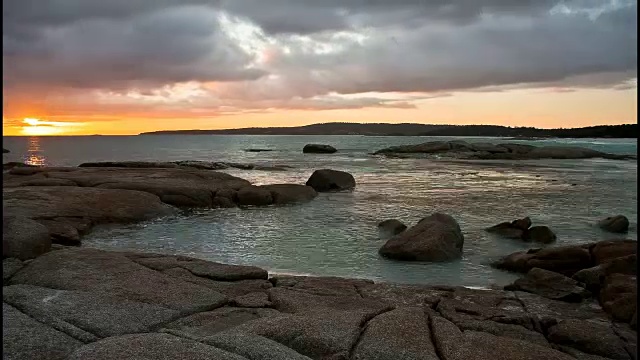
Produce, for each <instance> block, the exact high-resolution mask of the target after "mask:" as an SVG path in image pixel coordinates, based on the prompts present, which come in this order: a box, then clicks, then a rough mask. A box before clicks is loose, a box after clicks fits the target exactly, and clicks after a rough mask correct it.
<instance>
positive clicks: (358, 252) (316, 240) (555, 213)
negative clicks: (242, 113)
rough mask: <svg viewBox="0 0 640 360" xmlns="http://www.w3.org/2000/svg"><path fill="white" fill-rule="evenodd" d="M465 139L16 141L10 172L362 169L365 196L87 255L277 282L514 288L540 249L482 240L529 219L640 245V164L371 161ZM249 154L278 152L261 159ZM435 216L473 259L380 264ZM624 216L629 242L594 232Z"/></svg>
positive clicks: (336, 197) (565, 238)
mask: <svg viewBox="0 0 640 360" xmlns="http://www.w3.org/2000/svg"><path fill="white" fill-rule="evenodd" d="M448 139H453V138H437V139H434V138H426V137H364V136H181V135H167V136H137V137H135V136H133V137H111V136H97V137H74V138H63V137H59V138H9V137H5V138H4V145H3V146H4V147H5V148H8V149H10V150H11V151H12V152H11V153H9V154H5V155H4V156H3V158H4V161H5V162H7V161H29V162H32V163H38V164H46V165H65V166H75V165H78V164H80V163H82V162H88V161H109V160H113V161H116V160H154V161H172V160H207V161H235V162H246V163H257V164H271V165H275V164H286V165H291V166H294V168H293V169H291V170H289V171H286V172H264V171H242V170H233V171H228V172H229V173H231V174H233V175H237V176H240V177H242V178H245V179H247V180H249V181H252V182H253V183H255V184H269V183H284V182H289V183H301V184H302V183H304V182H305V181H306V180H307V178H308V177H309V175H310V174H311V173H312V172H313V170H314V169H319V168H327V167H328V168H333V169H337V170H345V171H349V172H351V173H352V174H353V175H354V176H355V178H356V181H357V182H358V186H357V188H356V190H355V191H353V192H347V193H332V194H320V196H319V197H318V198H317V199H315V200H314V201H312V202H310V203H308V204H303V205H295V206H287V207H268V208H250V209H244V210H243V209H219V210H202V211H197V212H193V213H191V214H188V215H183V216H179V217H175V218H168V219H158V220H155V221H151V222H146V223H141V224H136V225H129V226H120V225H118V226H105V227H99V228H96V229H95V230H94V231H93V232H92V233H91V234H89V235H88V236H87V237H86V238H85V239H84V242H83V244H84V246H91V247H97V248H104V249H125V248H126V249H135V250H144V251H152V252H162V253H178V254H183V255H189V256H194V257H198V258H203V259H207V260H213V261H220V262H226V263H233V264H251V265H257V266H261V267H264V268H266V269H269V270H270V271H272V272H278V273H295V274H313V275H333V276H347V277H361V278H369V279H375V280H382V281H394V282H404V283H430V284H453V285H465V286H487V285H491V284H495V285H504V284H506V283H508V282H509V281H511V280H513V279H514V278H515V276H514V275H513V274H509V273H506V272H503V271H499V270H495V269H492V268H490V267H489V266H487V263H488V262H490V261H491V260H493V259H494V258H496V257H499V256H502V255H506V254H509V253H511V252H513V251H518V250H522V249H528V248H529V247H531V246H530V244H523V243H521V242H518V241H516V240H509V239H500V238H497V237H494V236H492V235H490V234H487V233H486V232H484V231H483V230H482V229H483V228H485V227H487V226H491V225H494V224H496V223H499V222H502V221H509V220H512V219H514V218H518V217H523V216H530V217H531V218H532V219H533V222H534V225H536V224H537V225H548V226H550V227H551V228H552V229H553V230H554V231H555V232H556V234H557V235H558V241H557V243H556V244H557V245H562V244H574V243H584V242H590V241H597V240H603V239H610V238H620V237H626V238H631V239H637V229H636V223H637V192H636V187H637V162H635V161H619V160H602V159H591V160H535V161H444V160H427V159H384V158H378V157H373V156H370V155H368V153H370V152H372V151H375V150H378V149H380V148H384V147H387V146H393V145H400V144H414V143H420V142H424V141H431V140H448ZM465 140H467V141H469V142H475V141H478V142H493V143H498V142H519V143H528V144H533V145H542V144H554V145H576V146H585V147H590V148H593V149H597V150H601V151H607V152H612V153H619V154H630V153H634V154H635V153H636V149H637V141H636V140H634V139H624V140H621V139H595V140H594V139H580V140H575V139H567V140H565V139H554V140H544V141H514V140H500V139H495V138H467V139H465ZM307 143H327V144H332V145H334V146H336V147H337V148H338V149H339V150H340V151H339V152H338V153H336V154H332V155H315V154H302V152H301V149H302V147H303V146H304V144H307ZM249 148H267V149H274V150H275V151H273V152H259V153H250V152H245V151H244V150H245V149H249ZM435 211H441V212H446V213H448V214H450V215H452V216H454V217H455V218H456V219H457V220H458V222H459V223H460V226H461V228H462V230H463V233H464V236H465V244H464V255H463V258H462V259H461V260H459V261H454V262H451V263H442V264H428V263H406V262H396V261H389V260H385V259H382V258H380V257H379V256H378V254H377V250H378V248H379V247H380V246H381V245H382V244H383V243H384V240H383V239H381V238H380V236H379V234H378V232H377V228H376V224H377V223H378V222H379V221H381V220H384V219H388V218H397V219H399V220H401V221H403V222H405V223H406V224H407V225H413V224H415V223H416V222H417V221H418V220H419V219H421V218H422V217H424V216H427V215H429V214H431V213H433V212H435ZM614 214H624V215H626V216H627V217H628V218H629V220H630V221H631V223H632V226H631V229H630V232H629V233H628V234H626V235H623V236H620V235H612V234H607V233H604V232H602V231H601V230H599V229H598V228H597V227H595V226H594V225H593V224H594V222H595V221H597V220H598V219H600V218H603V217H606V216H610V215H614Z"/></svg>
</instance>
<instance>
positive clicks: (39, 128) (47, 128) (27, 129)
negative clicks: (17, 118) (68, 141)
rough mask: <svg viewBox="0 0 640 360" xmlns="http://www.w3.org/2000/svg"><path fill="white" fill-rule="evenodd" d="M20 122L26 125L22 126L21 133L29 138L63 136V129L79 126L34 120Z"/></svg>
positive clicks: (27, 119) (26, 119)
mask: <svg viewBox="0 0 640 360" xmlns="http://www.w3.org/2000/svg"><path fill="white" fill-rule="evenodd" d="M22 122H23V123H24V124H26V125H27V126H22V133H23V134H24V135H29V136H47V135H63V134H64V133H65V132H66V131H65V128H68V127H72V126H78V125H80V123H69V122H61V121H46V120H40V119H36V118H24V119H23V120H22Z"/></svg>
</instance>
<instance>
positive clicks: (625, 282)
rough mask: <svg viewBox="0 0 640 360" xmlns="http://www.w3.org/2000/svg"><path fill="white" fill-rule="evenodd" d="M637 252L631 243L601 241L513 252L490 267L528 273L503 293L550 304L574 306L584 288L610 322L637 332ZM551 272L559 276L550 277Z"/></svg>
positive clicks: (624, 241)
mask: <svg viewBox="0 0 640 360" xmlns="http://www.w3.org/2000/svg"><path fill="white" fill-rule="evenodd" d="M637 251H638V243H637V241H635V240H611V241H601V242H598V243H594V244H586V245H575V246H563V247H558V248H547V249H541V250H535V249H532V250H529V251H527V252H517V253H514V254H511V255H509V256H507V257H505V258H503V259H501V260H499V261H497V262H495V263H494V264H493V266H495V267H497V268H500V269H506V270H510V271H517V272H527V271H528V273H527V276H525V278H523V279H520V280H518V281H516V282H515V283H514V284H513V285H511V286H510V287H507V289H510V290H525V291H530V292H535V293H538V294H540V295H542V296H545V297H550V298H553V299H558V297H560V298H562V299H563V300H569V301H578V299H579V298H581V297H584V296H585V294H586V293H583V292H581V290H579V289H578V288H577V287H575V286H580V287H585V288H586V289H588V290H589V291H591V292H592V293H593V294H594V295H595V296H596V298H597V299H599V301H600V304H601V305H602V307H603V308H604V309H605V311H606V312H607V313H609V314H611V316H613V318H615V319H616V320H618V321H623V322H626V323H629V324H630V325H631V326H633V327H634V328H635V326H636V321H637V314H636V311H637V306H636V303H637V281H636V274H637ZM541 269H545V270H541ZM532 271H534V273H533V274H531V272H532ZM551 271H553V272H556V273H558V274H555V275H554V274H553V273H552V272H551ZM560 274H564V275H566V276H571V277H572V279H573V280H575V281H578V282H579V283H572V282H571V281H570V280H568V279H567V278H565V277H564V276H562V275H560ZM574 285H575V286H574ZM567 297H570V298H567Z"/></svg>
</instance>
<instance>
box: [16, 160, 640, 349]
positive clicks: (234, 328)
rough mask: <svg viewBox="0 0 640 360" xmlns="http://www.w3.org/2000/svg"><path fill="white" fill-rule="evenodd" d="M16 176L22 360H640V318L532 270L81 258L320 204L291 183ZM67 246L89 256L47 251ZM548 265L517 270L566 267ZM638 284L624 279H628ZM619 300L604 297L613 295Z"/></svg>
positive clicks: (78, 172) (116, 174) (529, 255)
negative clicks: (188, 216) (496, 278)
mask: <svg viewBox="0 0 640 360" xmlns="http://www.w3.org/2000/svg"><path fill="white" fill-rule="evenodd" d="M16 169H17V170H16ZM16 169H13V170H11V171H10V172H9V174H8V175H7V176H5V178H4V179H3V182H4V184H3V185H5V186H4V187H3V192H4V201H5V202H4V209H5V217H3V235H4V236H3V258H4V259H3V301H4V303H3V318H4V320H3V350H4V352H5V356H7V354H9V355H8V356H9V357H10V358H12V359H19V360H21V359H25V360H26V359H34V358H47V359H54V360H57V359H60V360H63V359H66V360H90V359H91V360H102V359H104V360H107V359H114V358H118V359H124V360H127V359H132V360H133V359H137V358H170V359H185V358H192V357H193V356H195V355H194V353H193V351H198V353H200V354H207V355H203V356H205V357H202V358H203V359H237V360H247V359H248V360H263V359H267V358H269V359H270V358H271V357H269V356H271V355H276V354H278V355H280V356H281V358H283V359H300V360H302V359H307V360H308V359H345V360H346V359H393V358H396V357H397V356H398V354H403V356H405V358H407V359H447V360H449V359H451V360H453V359H455V360H457V359H460V360H462V359H464V360H467V359H471V360H475V359H478V360H481V359H482V360H484V359H488V358H500V359H521V358H522V357H523V356H525V357H526V358H528V359H532V360H533V359H535V360H537V359H540V360H543V359H545V360H546V359H560V360H571V359H589V358H590V357H593V356H600V357H602V358H612V359H624V360H627V359H632V358H633V359H635V355H634V354H635V352H636V346H637V345H636V343H637V334H636V331H635V320H633V321H631V322H629V321H628V320H625V321H621V320H614V319H613V318H612V316H613V315H615V316H618V314H617V313H616V311H617V309H618V308H619V309H622V308H624V309H628V308H629V304H628V303H626V302H625V303H624V305H616V306H615V308H616V309H614V310H613V311H612V310H611V309H608V308H607V309H608V310H607V309H605V308H603V306H601V305H599V303H598V300H599V297H598V295H595V294H596V293H594V295H593V296H591V295H586V293H584V290H585V289H584V288H582V287H581V286H577V287H576V285H575V284H576V283H575V281H574V280H573V279H570V278H568V277H565V276H564V275H560V274H556V275H553V276H555V278H554V279H555V280H553V281H552V283H545V282H544V281H546V280H544V281H543V282H542V283H540V282H539V280H540V279H538V280H536V279H534V278H532V276H533V275H532V274H531V271H529V272H526V271H522V269H520V272H521V273H522V274H523V275H524V277H523V278H522V279H524V280H522V281H525V283H522V282H520V283H518V282H515V283H514V285H513V286H516V287H515V288H513V289H510V290H505V289H477V288H476V289H474V288H469V287H464V286H449V285H433V284H432V285H420V284H400V283H395V282H383V281H371V280H366V279H357V278H348V277H334V276H290V275H282V274H276V273H273V272H272V273H270V272H269V271H267V270H265V269H262V268H259V267H255V266H247V265H229V264H223V263H217V262H210V261H205V260H200V259H197V258H193V257H187V256H180V255H175V254H158V253H152V252H139V251H135V252H132V251H123V250H122V249H121V250H119V251H118V250H111V251H106V250H99V249H95V248H90V247H83V246H81V239H82V236H83V235H84V234H86V233H87V232H88V231H89V230H90V229H91V227H93V226H94V225H97V224H101V223H122V222H128V223H136V222H139V221H141V220H146V219H155V218H157V217H158V216H162V215H171V214H173V213H175V212H176V209H177V208H176V207H175V206H174V205H178V204H180V205H182V207H186V208H188V207H194V206H195V207H197V206H198V205H200V206H202V205H203V204H209V205H208V206H212V205H213V204H216V205H217V206H221V205H224V204H225V202H224V201H223V199H227V200H228V201H229V202H228V203H226V204H228V205H231V203H233V205H234V206H238V205H239V204H241V203H243V202H245V203H246V202H249V203H252V204H255V205H265V204H266V205H268V204H271V203H273V202H274V201H275V200H274V199H279V196H284V195H286V199H290V200H292V201H291V202H292V203H296V202H298V201H313V197H308V196H306V195H304V194H306V191H307V190H305V192H303V193H302V194H303V195H300V194H301V193H300V192H298V189H299V188H298V187H299V186H303V185H296V184H290V185H287V186H294V189H296V190H295V191H294V190H290V188H289V187H287V188H285V189H286V191H285V190H283V189H282V188H273V185H265V187H256V186H253V185H250V184H249V183H248V182H247V181H245V180H243V179H240V178H236V177H233V176H231V175H227V174H224V175H221V173H217V172H215V171H211V170H194V169H167V168H162V169H158V168H142V169H140V168H137V169H131V168H48V169H47V168H37V169H34V168H16ZM7 185H9V186H7ZM269 186H272V187H269ZM261 189H272V190H269V191H267V192H264V191H262V190H261ZM289 191H291V192H289ZM263 196H267V198H268V199H270V200H269V201H263V200H261V199H265V198H264V197H263ZM216 199H218V200H216ZM243 199H244V200H243ZM280 199H281V201H284V200H282V198H280ZM171 204H174V205H171ZM194 204H195V205H194ZM221 207H222V206H221ZM7 214H10V215H12V216H9V217H7V216H6V215H7ZM8 236H13V239H12V241H13V242H10V243H8V245H11V246H21V249H20V250H21V251H24V252H17V253H16V256H23V259H22V260H20V259H17V258H15V257H8V258H7V252H6V251H4V250H5V249H4V246H5V242H4V240H5V239H7V237H8ZM52 238H53V239H54V240H55V242H57V243H60V242H63V243H66V244H67V245H69V244H75V245H77V246H58V245H56V246H54V249H48V248H47V247H46V243H47V242H49V246H51V245H50V242H51V239H52ZM628 244H629V243H628V242H627V243H624V242H623V241H619V242H615V244H613V245H607V244H605V245H606V246H609V247H606V249H605V250H603V251H604V253H605V254H612V253H613V254H614V255H615V257H613V258H611V256H610V255H607V256H608V257H606V259H605V260H606V261H609V259H613V260H614V261H619V259H618V257H619V256H627V257H628V256H633V259H635V256H636V255H635V253H636V252H637V241H633V242H632V244H633V245H634V250H633V255H629V254H630V252H631V250H630V249H628ZM618 245H621V246H624V247H625V248H624V249H622V250H619V249H618V248H617V247H616V246H618ZM41 246H44V247H41ZM611 246H614V247H611ZM561 248H562V247H548V248H546V249H547V250H545V251H546V253H549V252H552V253H553V252H554V251H564V250H562V249H561ZM585 249H586V250H585ZM11 250H12V251H15V250H16V249H15V248H13V249H11ZM49 250H50V251H49ZM576 250H577V251H582V253H584V252H585V251H586V254H587V257H588V261H586V262H584V261H583V262H582V263H581V266H582V267H583V268H587V267H590V266H593V265H595V264H600V265H598V266H603V265H602V264H607V262H606V261H605V260H602V261H605V262H602V263H600V260H597V259H599V258H598V257H597V256H600V255H598V254H599V253H598V252H597V251H596V245H590V246H588V247H585V246H578V247H576V249H574V250H571V251H574V252H575V251H576ZM545 251H542V250H536V251H533V250H530V251H527V252H523V253H514V254H511V255H509V256H508V258H509V259H515V260H514V261H515V264H520V260H519V259H523V261H525V264H527V266H529V265H530V264H533V263H535V264H537V266H540V267H547V266H552V265H553V264H555V263H554V261H548V260H545V259H547V258H545V257H544V256H545V255H544V254H543V253H545ZM596 255H597V256H596ZM554 256H555V257H554ZM557 256H558V255H553V256H552V257H551V259H555V258H557ZM572 256H573V255H572ZM561 258H562V257H561ZM564 258H567V257H566V255H565V256H564ZM516 260H517V261H516ZM505 261H506V260H505ZM536 261H537V263H536ZM545 261H546V262H545ZM505 264H506V265H509V264H510V263H508V262H506V263H505ZM545 264H547V265H545ZM549 264H551V265H549ZM625 264H626V263H625ZM506 265H505V266H506ZM622 269H623V270H624V271H629V269H630V268H629V267H628V266H627V265H624V266H623V267H622ZM633 269H634V270H635V267H633ZM616 271H617V270H616ZM613 275H615V276H614V278H615V279H618V278H617V277H616V276H618V275H621V274H620V273H619V272H616V273H614V274H613ZM568 276H570V275H568ZM560 277H561V278H560ZM628 279H629V277H628V276H627V275H624V278H623V279H622V280H621V281H627V280H628ZM633 279H635V277H633ZM536 281H538V282H536ZM616 281H619V280H616ZM518 284H519V285H518ZM532 284H533V285H532ZM634 284H635V281H634ZM557 285H561V286H560V287H557ZM605 285H606V284H605ZM549 287H551V288H553V289H554V290H553V291H551V292H549V290H548V288H549ZM558 292H559V293H558ZM607 294H608V293H607V288H606V286H605V287H604V288H603V290H602V292H601V293H600V296H609V295H607ZM576 296H579V301H576ZM616 296H617V295H616ZM625 296H626V295H625ZM614 300H615V301H618V300H622V301H628V297H625V298H617V297H616V298H614ZM604 304H605V305H606V304H607V303H606V302H605V303H604ZM633 304H634V305H635V301H634V302H633ZM634 309H635V308H634ZM634 311H635V310H634ZM610 313H611V314H613V315H611V314H610ZM635 316H636V315H634V319H635ZM33 344H37V346H34V345H33Z"/></svg>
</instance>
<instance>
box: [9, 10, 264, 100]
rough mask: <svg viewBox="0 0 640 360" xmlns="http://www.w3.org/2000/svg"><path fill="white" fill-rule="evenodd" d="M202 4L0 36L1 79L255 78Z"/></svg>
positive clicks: (145, 82) (105, 82)
mask: <svg viewBox="0 0 640 360" xmlns="http://www.w3.org/2000/svg"><path fill="white" fill-rule="evenodd" d="M218 15H219V14H218V13H217V12H216V11H215V10H213V9H211V8H206V7H202V6H187V7H179V8H169V9H161V10H157V11H154V12H151V13H145V14H142V15H139V16H135V17H131V18H126V19H124V18H123V19H107V18H100V19H86V20H85V19H81V20H77V21H75V22H73V23H71V24H68V25H65V26H57V27H53V28H48V29H46V30H42V31H41V32H40V33H39V34H37V36H33V37H32V38H31V39H30V41H24V40H22V39H20V38H19V37H15V36H12V34H11V33H9V34H3V40H4V44H3V70H4V74H3V80H4V84H7V85H15V84H22V85H24V84H25V83H26V84H29V83H39V84H49V85H52V86H53V85H59V86H72V87H109V88H127V87H144V86H154V85H155V86H157V85H162V84H166V83H174V82H183V81H190V80H201V81H230V80H247V79H256V78H259V77H260V76H262V75H264V71H262V70H260V69H256V68H251V67H250V65H251V63H252V62H253V61H254V59H253V55H251V54H247V53H246V52H245V51H244V50H243V49H241V48H240V46H238V44H236V43H235V42H234V41H232V40H231V39H229V38H228V37H227V35H226V34H225V33H224V32H223V31H222V30H221V27H220V24H219V22H218V20H219V19H218Z"/></svg>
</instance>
